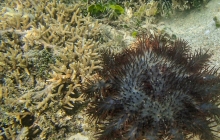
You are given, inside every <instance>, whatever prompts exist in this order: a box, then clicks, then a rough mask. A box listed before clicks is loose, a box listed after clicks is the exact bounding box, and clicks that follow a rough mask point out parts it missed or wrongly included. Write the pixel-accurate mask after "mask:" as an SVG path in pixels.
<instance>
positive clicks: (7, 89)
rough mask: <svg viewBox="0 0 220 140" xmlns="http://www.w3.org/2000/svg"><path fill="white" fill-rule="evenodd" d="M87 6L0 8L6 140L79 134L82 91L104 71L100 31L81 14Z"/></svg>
mask: <svg viewBox="0 0 220 140" xmlns="http://www.w3.org/2000/svg"><path fill="white" fill-rule="evenodd" d="M82 6H83V4H80V3H71V4H68V5H67V4H64V3H62V2H60V1H56V0H53V1H50V0H43V1H40V2H39V1H37V0H28V1H23V0H19V1H11V0H8V1H5V2H4V4H2V5H0V8H1V12H0V15H1V16H0V35H1V45H0V48H1V49H0V56H1V58H0V79H1V83H0V85H1V86H0V90H1V98H0V99H1V101H0V107H1V110H0V114H1V115H0V122H1V123H0V128H1V132H0V136H1V137H3V138H5V139H28V138H31V139H37V138H40V139H58V138H61V139H63V138H67V137H68V136H70V135H71V134H74V133H75V131H76V130H75V127H77V126H75V125H73V124H74V122H75V117H74V116H73V115H74V113H71V112H75V111H76V109H77V108H79V104H80V105H81V104H83V101H84V98H83V97H82V96H81V94H82V91H81V86H82V84H83V83H84V82H85V81H86V79H87V78H89V77H90V76H92V75H93V74H95V72H96V71H98V70H100V69H102V61H101V59H100V57H101V56H100V54H98V52H99V48H98V35H99V26H100V25H99V23H98V22H96V21H93V20H92V19H91V18H90V16H89V15H87V16H84V15H83V14H82V9H83V8H82ZM39 58H41V59H39ZM39 61H44V62H39ZM35 64H36V65H35ZM45 65H47V66H45ZM45 69H47V70H45ZM42 70H44V72H42ZM57 131H59V132H58V133H57Z"/></svg>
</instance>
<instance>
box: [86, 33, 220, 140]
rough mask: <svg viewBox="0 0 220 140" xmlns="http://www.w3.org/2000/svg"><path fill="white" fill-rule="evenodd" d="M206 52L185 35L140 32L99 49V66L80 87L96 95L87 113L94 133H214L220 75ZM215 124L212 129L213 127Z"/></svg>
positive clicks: (150, 138) (159, 136) (148, 137)
mask: <svg viewBox="0 0 220 140" xmlns="http://www.w3.org/2000/svg"><path fill="white" fill-rule="evenodd" d="M210 56H211V55H210V54H208V52H207V51H205V52H203V51H201V50H199V51H196V52H195V53H191V52H190V48H189V46H188V44H187V42H186V41H183V40H176V41H175V42H170V41H167V40H166V39H165V38H163V37H161V36H148V35H145V34H143V35H140V36H139V37H138V39H137V41H136V42H135V43H134V45H133V46H132V47H131V48H129V49H126V50H124V51H122V52H121V53H119V54H116V55H113V53H111V52H110V51H105V52H104V53H103V61H104V70H103V71H102V72H100V73H99V75H98V76H97V77H95V78H94V79H90V80H89V82H87V85H86V86H85V87H84V88H85V89H84V90H85V91H84V92H85V95H86V97H87V98H90V97H95V99H94V100H93V101H92V102H91V104H90V107H89V109H88V115H89V117H90V119H91V120H92V121H95V122H96V123H97V124H98V126H99V129H100V132H99V133H97V137H98V138H99V139H102V140H103V139H126V140H139V139H141V140H143V139H145V140H163V139H166V140H170V139H175V140H185V139H190V138H192V137H194V136H198V137H199V138H200V139H203V140H213V139H217V138H218V137H217V134H216V133H215V132H214V131H215V129H214V127H215V126H216V124H217V123H218V119H219V117H220V108H219V107H218V105H219V102H218V101H219V96H220V92H219V91H220V77H219V75H218V74H217V69H215V68H210V67H208V66H207V62H208V61H209V58H210ZM213 129H214V130H213Z"/></svg>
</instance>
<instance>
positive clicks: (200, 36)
mask: <svg viewBox="0 0 220 140" xmlns="http://www.w3.org/2000/svg"><path fill="white" fill-rule="evenodd" d="M214 16H216V17H217V18H218V19H220V0H211V1H210V2H208V3H207V4H206V5H205V6H204V7H202V8H200V9H193V10H188V11H185V12H181V13H177V14H175V15H174V16H173V17H172V18H163V19H161V20H160V22H163V24H165V26H166V27H167V28H170V30H171V31H172V32H173V34H175V35H176V36H177V37H180V38H182V39H184V40H186V41H188V42H189V44H190V46H191V47H192V50H195V49H199V48H201V49H203V50H204V49H209V50H210V52H212V53H213V56H212V58H211V64H210V65H211V66H216V67H220V28H216V26H215V22H214V20H213V17H214Z"/></svg>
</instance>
